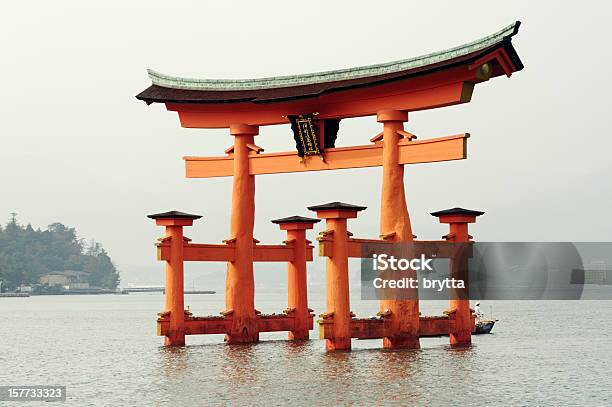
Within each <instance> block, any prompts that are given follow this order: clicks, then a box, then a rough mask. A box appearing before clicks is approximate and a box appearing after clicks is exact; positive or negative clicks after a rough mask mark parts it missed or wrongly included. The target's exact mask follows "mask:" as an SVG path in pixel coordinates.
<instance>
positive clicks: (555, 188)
mask: <svg viewBox="0 0 612 407" xmlns="http://www.w3.org/2000/svg"><path fill="white" fill-rule="evenodd" d="M298 4H300V5H299V6H298ZM609 15H610V6H609V5H608V3H607V2H603V1H602V2H595V1H592V2H571V3H570V2H558V1H554V2H552V1H533V0H531V1H513V2H504V3H492V2H489V3H482V2H480V3H478V5H476V4H475V5H468V4H467V3H466V2H457V1H438V2H424V1H419V2H416V1H412V2H408V1H401V2H373V1H363V2H361V1H354V0H353V1H346V2H340V1H334V2H330V1H309V2H302V3H298V2H286V1H283V2H281V1H266V2H253V1H244V2H235V1H217V2H210V3H209V2H203V1H152V0H147V1H135V0H131V1H104V2H95V3H94V2H89V1H61V0H59V1H53V2H48V1H23V0H22V1H18V2H3V4H2V6H1V11H0V38H1V40H0V41H1V42H0V50H1V55H2V57H1V59H0V61H1V64H0V67H1V68H0V69H1V80H2V87H1V89H2V98H1V101H0V103H1V104H2V109H1V112H2V113H1V115H2V119H1V120H0V137H1V144H0V166H1V171H0V182H1V185H2V195H1V199H0V218H2V219H8V217H9V213H10V212H17V213H19V219H20V221H21V222H24V223H27V222H31V223H32V224H33V226H34V227H45V226H46V225H48V224H50V223H52V222H62V223H64V224H66V225H69V226H73V227H76V228H77V230H78V231H79V234H80V235H81V236H82V237H84V238H88V239H89V238H95V239H96V240H98V241H100V242H101V243H102V244H103V245H104V247H106V248H107V250H108V251H109V252H110V254H111V256H112V258H113V259H114V261H115V262H116V263H117V266H118V267H119V269H120V270H121V272H122V276H123V278H122V283H123V284H126V283H128V282H130V281H144V279H146V278H147V276H149V275H150V276H151V278H152V280H154V281H157V279H159V278H160V276H161V273H160V270H162V268H163V266H162V264H160V263H157V262H156V261H155V252H154V249H153V243H154V242H155V239H156V238H157V237H159V236H161V233H162V231H161V230H160V229H159V228H157V227H155V226H154V224H153V222H151V221H150V220H148V219H147V218H145V215H146V214H148V213H152V212H157V211H164V210H169V209H179V210H184V211H188V212H194V213H198V214H202V215H204V220H203V221H198V222H197V223H196V226H195V227H194V228H192V229H191V230H188V231H187V235H188V236H190V237H192V238H193V239H194V240H195V241H198V242H206V243H216V242H220V241H221V240H222V239H224V238H227V237H228V230H229V208H230V194H231V179H230V178H219V179H204V180H194V179H186V178H185V177H184V164H183V161H182V160H181V157H182V156H184V155H220V154H222V153H223V150H224V149H225V148H226V147H228V146H229V145H230V144H231V143H232V139H231V137H230V136H229V135H228V132H227V131H226V130H194V129H182V128H180V126H179V122H178V118H177V116H176V114H175V113H173V112H167V111H165V109H164V108H163V106H160V105H154V106H150V107H147V106H146V105H145V104H144V103H142V102H139V101H137V100H136V99H135V98H134V96H135V95H136V94H137V93H138V92H140V91H141V90H143V89H144V88H146V87H147V86H148V85H149V84H150V82H149V80H148V78H147V75H146V68H154V69H156V70H159V71H161V72H164V73H168V74H173V75H180V76H193V77H205V78H206V77H209V78H242V77H258V76H271V75H281V74H296V73H306V72H312V71H319V70H327V69H336V68H343V67H350V66H357V65H364V64H372V63H378V62H386V61H391V60H396V59H402V58H406V57H411V56H416V55H420V54H424V53H428V52H431V51H436V50H440V49H444V48H448V47H452V46H455V45H460V44H463V43H465V42H468V41H471V40H474V39H477V38H480V37H482V36H484V35H487V34H490V33H493V32H495V31H497V30H498V29H500V28H502V27H504V26H506V25H508V24H510V23H512V22H513V21H515V20H521V21H522V22H523V25H522V27H521V31H520V33H519V34H518V36H516V37H515V39H514V44H515V47H516V49H517V50H518V53H519V55H520V56H521V58H522V60H523V62H524V63H525V69H524V70H523V71H522V72H519V73H516V74H515V75H513V77H512V78H510V79H508V78H505V77H500V78H497V79H494V80H491V81H489V82H486V83H483V84H481V85H478V86H477V87H476V89H475V93H474V97H473V100H472V102H471V103H469V104H466V105H462V106H456V107H451V108H443V109H438V110H434V111H427V112H417V113H414V114H412V115H411V117H410V122H409V123H408V124H407V129H408V130H410V131H411V132H414V133H416V134H418V135H419V136H420V138H421V139H422V138H428V137H435V136H444V135H450V134H456V133H462V132H470V133H471V134H472V137H471V138H470V140H469V143H468V159H467V160H463V161H457V162H451V163H437V164H422V165H416V166H409V167H407V169H406V188H407V199H408V205H409V209H410V215H411V219H412V222H413V229H414V231H415V233H416V234H417V235H418V236H419V238H426V239H437V238H440V236H441V235H443V234H445V233H446V226H445V225H440V224H439V223H437V220H436V219H435V218H433V217H431V216H430V215H429V212H430V211H433V210H438V209H444V208H447V207H453V206H464V207H467V208H471V209H479V210H484V211H486V212H487V213H486V215H485V216H483V217H481V218H479V220H478V223H477V224H476V225H475V226H473V227H472V234H473V235H474V236H475V238H476V239H477V240H482V241H530V240H533V241H610V231H611V230H612V216H611V215H610V208H611V207H612V187H611V182H610V180H611V178H612V168H611V164H610V152H611V151H612V141H611V138H610V137H611V134H610V133H611V130H612V125H611V118H610V117H611V113H610V95H611V94H612V86H611V79H610V78H611V77H610V74H609V70H610V66H611V63H612V52H611V51H610V47H609V44H608V42H609V40H610V38H612V28H611V25H610V24H609V21H608V20H609ZM379 131H380V125H379V124H378V123H376V120H375V118H374V117H368V118H362V119H351V120H345V121H343V122H342V124H341V129H340V134H339V140H338V144H339V145H351V144H365V143H367V142H368V139H369V138H370V137H372V136H373V135H375V134H376V133H378V132H379ZM256 142H257V144H258V145H260V146H262V147H264V148H265V149H266V151H267V152H272V151H283V150H287V149H291V148H293V145H292V143H293V139H292V135H291V131H290V129H289V127H288V126H272V127H266V128H262V129H261V131H260V136H258V138H257V140H256ZM380 183H381V170H380V169H361V170H344V171H334V172H314V173H305V174H286V175H269V176H260V177H258V178H257V181H256V184H257V185H256V189H257V192H256V207H257V220H256V226H255V228H256V230H255V235H256V237H257V238H258V239H259V240H261V241H262V242H265V243H277V242H280V241H282V240H283V234H282V233H280V231H278V230H277V227H276V226H275V225H272V224H271V223H270V222H269V220H270V219H274V218H278V217H282V216H287V215H291V214H304V215H308V211H307V210H306V209H305V207H306V206H307V205H311V204H317V203H323V202H327V201H332V200H342V201H346V202H349V203H355V204H363V205H367V206H368V207H369V209H368V210H367V211H365V212H364V213H363V214H362V215H360V217H359V218H358V219H357V220H356V221H351V222H350V224H349V228H350V230H352V231H353V232H354V233H355V235H358V236H363V237H376V236H377V235H378V210H379V193H380ZM3 222H4V221H3ZM321 227H322V225H319V226H318V228H319V229H318V230H321ZM311 236H313V237H314V234H312V235H311ZM316 265H317V267H320V266H321V262H320V261H318V262H317V263H316ZM190 267H191V269H199V270H212V271H213V272H217V271H218V272H219V273H220V274H219V276H221V277H222V274H223V273H222V270H224V265H222V264H214V265H202V264H200V265H197V266H190ZM278 267H280V265H279V266H278ZM283 267H284V266H283ZM281 268H282V267H281ZM315 268H316V267H315ZM266 269H269V270H277V269H278V268H277V266H268V265H259V266H258V270H266ZM261 272H263V271H261ZM208 274H209V273H202V274H200V276H204V277H201V278H203V279H204V280H197V279H196V281H198V282H200V281H202V284H205V282H206V280H205V276H206V275H208ZM143 276H144V277H143ZM192 278H193V276H188V277H187V281H192ZM160 281H161V280H160Z"/></svg>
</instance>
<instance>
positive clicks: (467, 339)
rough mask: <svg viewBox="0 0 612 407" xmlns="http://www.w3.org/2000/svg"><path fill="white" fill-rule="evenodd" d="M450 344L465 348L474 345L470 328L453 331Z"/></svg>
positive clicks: (454, 346)
mask: <svg viewBox="0 0 612 407" xmlns="http://www.w3.org/2000/svg"><path fill="white" fill-rule="evenodd" d="M449 336H450V345H451V347H453V348H465V347H468V346H471V345H472V333H471V332H470V331H469V330H466V331H459V332H451V333H450V335H449Z"/></svg>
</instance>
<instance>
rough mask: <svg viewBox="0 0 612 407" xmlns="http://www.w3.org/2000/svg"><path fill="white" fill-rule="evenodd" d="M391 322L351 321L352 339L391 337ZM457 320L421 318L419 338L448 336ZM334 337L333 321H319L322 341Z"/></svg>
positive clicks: (372, 320)
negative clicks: (389, 331)
mask: <svg viewBox="0 0 612 407" xmlns="http://www.w3.org/2000/svg"><path fill="white" fill-rule="evenodd" d="M389 322H390V321H385V320H384V319H359V318H353V319H352V320H351V338H357V339H380V338H383V337H385V336H386V335H389V333H388V330H389V326H390V324H389ZM454 324H455V320H454V319H453V318H449V317H447V316H430V317H420V318H419V336H443V335H448V334H449V333H450V332H451V331H452V330H453V329H454ZM332 335H333V320H332V319H328V320H320V321H319V337H320V339H331V338H332Z"/></svg>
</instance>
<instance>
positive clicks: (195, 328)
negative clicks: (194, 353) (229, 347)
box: [157, 315, 313, 336]
mask: <svg viewBox="0 0 612 407" xmlns="http://www.w3.org/2000/svg"><path fill="white" fill-rule="evenodd" d="M256 322H257V326H258V331H259V332H282V331H292V330H294V329H295V318H294V317H292V316H287V315H267V316H261V315H260V316H258V317H257V318H256ZM231 325H232V318H219V317H196V318H190V319H186V320H185V330H184V333H185V335H212V334H225V333H227V332H229V331H230V328H231ZM312 327H313V319H312V315H310V316H308V329H312ZM169 333H170V320H169V319H168V318H164V319H159V320H158V321H157V335H158V336H165V335H168V334H169Z"/></svg>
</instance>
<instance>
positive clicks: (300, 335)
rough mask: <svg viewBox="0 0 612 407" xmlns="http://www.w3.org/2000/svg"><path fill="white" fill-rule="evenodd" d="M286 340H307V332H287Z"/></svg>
mask: <svg viewBox="0 0 612 407" xmlns="http://www.w3.org/2000/svg"><path fill="white" fill-rule="evenodd" d="M288 338H289V340H290V341H299V340H305V339H309V335H308V331H289V335H288Z"/></svg>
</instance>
